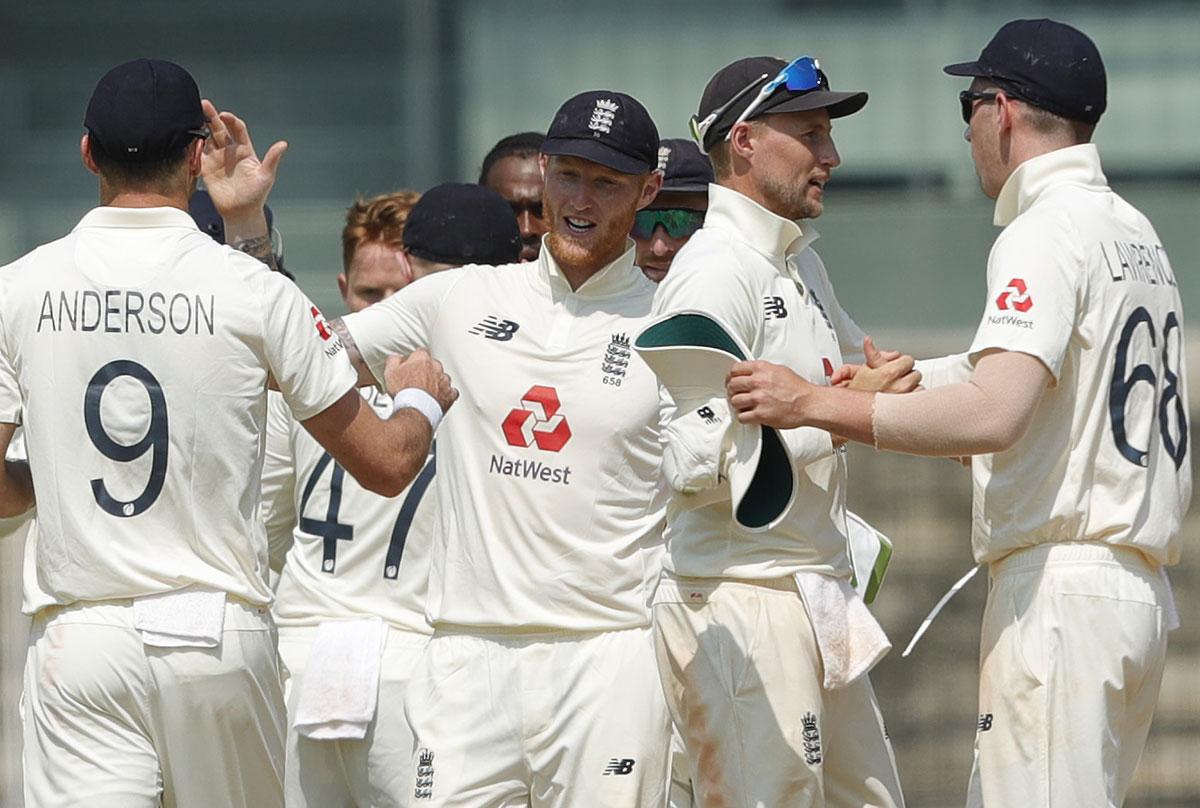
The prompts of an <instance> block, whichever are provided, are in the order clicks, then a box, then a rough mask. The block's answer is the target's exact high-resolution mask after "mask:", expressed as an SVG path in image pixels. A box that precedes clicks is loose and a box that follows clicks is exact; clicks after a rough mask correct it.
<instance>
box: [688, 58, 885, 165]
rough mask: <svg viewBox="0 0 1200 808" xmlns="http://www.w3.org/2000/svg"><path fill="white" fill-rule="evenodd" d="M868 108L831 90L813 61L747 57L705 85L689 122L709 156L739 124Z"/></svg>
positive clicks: (862, 100)
mask: <svg viewBox="0 0 1200 808" xmlns="http://www.w3.org/2000/svg"><path fill="white" fill-rule="evenodd" d="M866 103H867V94H866V93H865V92H857V91H856V92H834V91H832V90H830V89H829V78H828V77H827V76H826V75H825V72H824V71H823V70H821V66H820V64H819V63H818V62H817V60H816V59H814V58H812V57H811V56H801V57H800V58H798V59H794V60H792V61H791V62H785V61H783V60H782V59H776V58H774V57H772V56H751V57H749V58H746V59H739V60H737V61H736V62H733V63H732V64H728V65H726V66H725V67H722V68H721V69H720V70H718V71H717V72H716V74H715V75H714V76H713V77H712V78H711V79H709V80H708V84H707V85H705V87H704V93H703V95H701V96H700V109H699V111H698V112H697V114H696V116H695V117H694V118H693V119H692V135H693V137H695V138H696V142H697V143H699V144H700V147H701V148H702V149H704V151H706V152H707V151H709V150H710V149H711V148H712V147H713V146H715V145H716V144H717V143H719V142H720V141H721V140H722V139H724V138H726V137H727V136H728V135H729V132H730V130H732V129H733V127H734V126H735V125H736V124H739V123H741V122H742V121H750V120H754V119H755V118H758V117H760V116H762V115H773V114H776V113H780V112H804V111H805V110H811V109H824V110H827V111H828V112H829V117H830V118H842V117H845V116H846V115H853V114H854V113H855V112H858V111H859V110H860V109H862V108H863V107H864V106H865V105H866Z"/></svg>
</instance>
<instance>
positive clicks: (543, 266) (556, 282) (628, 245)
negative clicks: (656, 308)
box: [538, 236, 649, 297]
mask: <svg viewBox="0 0 1200 808" xmlns="http://www.w3.org/2000/svg"><path fill="white" fill-rule="evenodd" d="M547 241H548V239H547V238H546V236H542V249H541V251H540V252H539V253H538V276H539V277H540V278H541V279H542V282H543V283H545V284H546V285H547V286H548V287H549V288H550V290H551V291H552V292H554V293H555V294H556V295H557V294H575V295H579V296H580V297H607V296H609V295H613V294H619V293H621V292H623V291H625V290H626V289H628V288H629V287H630V286H631V285H632V284H634V283H636V282H637V281H638V280H639V279H644V278H645V276H644V275H642V271H641V270H640V269H638V268H637V267H635V266H634V265H633V261H634V257H635V251H634V247H635V245H634V243H633V239H626V240H625V252H623V253H621V254H620V255H619V256H618V257H617V259H616V260H615V261H613V262H612V263H611V264H609V265H608V266H606V267H604V268H603V269H601V270H600V271H599V272H597V273H596V274H595V275H593V276H592V277H590V278H588V279H587V280H586V281H584V282H583V284H582V285H580V287H579V288H578V289H575V290H572V289H571V284H570V282H568V281H567V277H566V276H565V275H564V274H563V271H562V268H561V267H559V265H558V262H557V261H555V260H554V256H552V255H551V254H550V245H549V244H548V243H547ZM647 283H649V281H647Z"/></svg>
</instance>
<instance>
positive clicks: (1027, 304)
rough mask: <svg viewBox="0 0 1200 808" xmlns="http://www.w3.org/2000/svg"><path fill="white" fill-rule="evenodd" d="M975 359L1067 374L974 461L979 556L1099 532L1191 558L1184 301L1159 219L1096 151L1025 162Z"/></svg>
mask: <svg viewBox="0 0 1200 808" xmlns="http://www.w3.org/2000/svg"><path fill="white" fill-rule="evenodd" d="M995 221H996V224H997V225H1002V226H1005V229H1004V232H1002V233H1001V234H1000V237H999V238H998V239H996V243H995V245H994V246H993V247H992V252H991V255H990V256H989V257H988V272H987V276H988V297H987V301H986V310H985V312H984V315H983V319H982V321H981V322H980V324H979V330H978V332H977V333H976V335H975V340H974V342H973V343H972V344H971V357H972V360H975V359H977V358H978V357H979V355H980V353H981V352H983V351H986V350H990V349H1002V350H1006V351H1020V352H1021V353H1026V354H1029V355H1031V356H1035V357H1037V358H1038V359H1040V360H1041V361H1042V362H1043V363H1044V364H1045V365H1046V367H1047V368H1048V369H1049V370H1050V372H1051V373H1052V374H1053V375H1054V380H1055V384H1054V385H1053V386H1051V387H1050V388H1049V389H1047V390H1046V393H1045V395H1044V396H1043V397H1042V401H1041V404H1039V406H1038V408H1037V412H1036V414H1035V415H1034V417H1033V422H1032V423H1031V424H1030V426H1029V430H1028V431H1027V432H1026V433H1025V435H1024V436H1023V437H1022V438H1021V440H1020V441H1018V442H1017V444H1016V445H1015V446H1013V447H1012V448H1011V449H1009V450H1008V451H1005V452H1000V453H997V454H992V455H983V456H981V457H977V458H976V459H975V462H974V463H973V464H972V469H973V476H974V486H975V501H974V531H973V533H974V535H973V542H974V549H975V557H976V558H977V559H978V560H980V561H995V560H997V559H999V558H1001V557H1003V556H1004V555H1006V554H1008V553H1010V552H1012V551H1013V550H1015V549H1018V548H1020V547H1025V546H1029V545H1033V544H1041V543H1045V542H1066V541H1092V542H1105V543H1108V544H1122V545H1128V546H1131V547H1136V548H1137V549H1139V550H1141V551H1142V552H1143V553H1145V554H1146V555H1147V556H1148V557H1149V558H1150V559H1152V560H1153V561H1155V562H1158V563H1163V564H1174V563H1175V562H1176V561H1178V560H1179V545H1180V541H1179V527H1180V523H1181V522H1182V520H1183V515H1184V513H1185V512H1186V511H1187V507H1188V501H1189V500H1190V498H1191V491H1192V475H1191V464H1190V462H1189V458H1188V456H1187V455H1188V424H1187V415H1188V412H1189V410H1188V407H1187V367H1186V363H1185V361H1184V339H1183V307H1182V305H1181V303H1180V298H1179V289H1178V288H1177V286H1176V284H1175V275H1174V273H1173V272H1172V270H1171V263H1170V261H1169V260H1168V259H1167V254H1166V252H1165V251H1164V250H1163V247H1162V243H1161V242H1160V241H1159V238H1158V234H1157V233H1155V231H1154V227H1153V226H1152V225H1151V224H1150V222H1149V221H1148V220H1147V219H1146V217H1145V216H1143V215H1142V214H1141V213H1139V212H1138V211H1137V210H1136V209H1134V208H1133V207H1132V206H1131V205H1130V204H1129V203H1127V202H1126V201H1125V200H1124V199H1122V198H1121V197H1120V196H1118V195H1117V194H1115V193H1113V191H1112V190H1111V189H1110V188H1109V187H1108V184H1107V180H1105V178H1104V174H1103V172H1102V170H1101V167H1100V156H1099V153H1098V152H1097V150H1096V147H1095V146H1094V145H1091V144H1085V145H1080V146H1073V147H1071V148H1067V149H1060V150H1058V151H1054V152H1050V153H1049V154H1045V155H1042V156H1040V157H1036V158H1034V159H1032V160H1029V161H1027V162H1025V163H1023V164H1022V165H1021V166H1020V167H1019V168H1017V170H1016V171H1015V172H1014V173H1013V175H1012V176H1011V177H1009V179H1008V181H1007V182H1006V183H1005V184H1004V187H1003V189H1001V191H1000V196H999V198H998V199H997V200H996V216H995Z"/></svg>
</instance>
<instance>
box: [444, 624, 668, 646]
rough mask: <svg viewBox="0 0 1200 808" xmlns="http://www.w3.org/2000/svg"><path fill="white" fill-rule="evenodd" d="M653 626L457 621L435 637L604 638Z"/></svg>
mask: <svg viewBox="0 0 1200 808" xmlns="http://www.w3.org/2000/svg"><path fill="white" fill-rule="evenodd" d="M649 631H650V626H649V625H645V626H628V627H623V628H601V629H589V630H582V629H561V628H546V627H542V626H495V627H491V626H465V625H459V624H456V623H439V624H438V625H436V626H434V628H433V639H437V638H438V637H441V636H448V637H475V638H477V639H481V640H495V641H496V642H505V641H517V642H563V641H568V642H579V641H583V640H590V639H592V638H594V637H603V636H608V635H615V634H625V633H630V632H643V633H645V632H649Z"/></svg>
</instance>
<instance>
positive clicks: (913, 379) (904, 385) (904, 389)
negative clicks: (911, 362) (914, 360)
mask: <svg viewBox="0 0 1200 808" xmlns="http://www.w3.org/2000/svg"><path fill="white" fill-rule="evenodd" d="M920 383H921V374H920V373H918V372H917V371H915V370H914V371H913V372H912V373H909V374H908V375H906V376H903V377H901V378H900V379H897V380H896V382H895V383H894V384H893V385H892V387H894V388H896V392H900V393H911V392H912V391H913V390H916V389H917V386H918V385H919V384H920Z"/></svg>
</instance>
